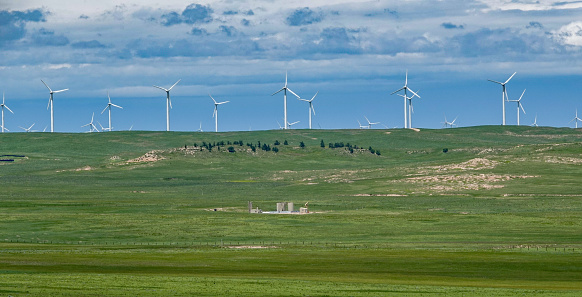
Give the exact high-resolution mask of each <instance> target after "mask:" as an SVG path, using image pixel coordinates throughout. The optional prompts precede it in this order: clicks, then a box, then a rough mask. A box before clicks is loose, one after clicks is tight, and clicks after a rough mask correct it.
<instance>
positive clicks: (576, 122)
mask: <svg viewBox="0 0 582 297" xmlns="http://www.w3.org/2000/svg"><path fill="white" fill-rule="evenodd" d="M578 121H580V122H582V119H580V118H579V117H578V109H576V116H575V117H574V118H573V119H572V120H571V121H569V122H568V123H571V122H574V123H575V125H576V129H578Z"/></svg>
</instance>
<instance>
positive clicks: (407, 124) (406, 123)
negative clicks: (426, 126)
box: [390, 70, 420, 128]
mask: <svg viewBox="0 0 582 297" xmlns="http://www.w3.org/2000/svg"><path fill="white" fill-rule="evenodd" d="M402 90H404V95H403V96H402V97H404V128H412V121H411V120H410V112H411V107H410V106H408V108H407V105H408V104H409V102H411V101H410V100H411V99H412V98H413V97H414V96H416V97H418V98H420V96H418V94H416V93H415V92H414V91H413V90H411V89H410V88H409V87H408V70H406V79H405V81H404V86H403V87H402V88H400V89H398V90H396V91H394V92H392V94H390V95H394V94H396V93H398V92H400V91H402ZM408 91H410V92H411V93H412V95H413V96H411V97H408ZM407 109H408V115H409V116H408V121H407V116H406V113H407Z"/></svg>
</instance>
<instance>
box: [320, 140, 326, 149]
mask: <svg viewBox="0 0 582 297" xmlns="http://www.w3.org/2000/svg"><path fill="white" fill-rule="evenodd" d="M319 145H320V146H321V147H323V148H325V143H324V142H323V139H322V140H321V143H320V144H319Z"/></svg>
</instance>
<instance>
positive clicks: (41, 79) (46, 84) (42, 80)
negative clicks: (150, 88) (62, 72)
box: [40, 79, 53, 92]
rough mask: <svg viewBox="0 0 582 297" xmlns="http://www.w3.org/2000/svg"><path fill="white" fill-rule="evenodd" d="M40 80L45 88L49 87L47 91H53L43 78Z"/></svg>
mask: <svg viewBox="0 0 582 297" xmlns="http://www.w3.org/2000/svg"><path fill="white" fill-rule="evenodd" d="M40 81H42V83H43V84H44V85H45V86H46V88H47V89H49V92H52V91H53V90H51V88H49V86H48V85H47V84H46V83H45V82H44V80H42V79H41V80H40Z"/></svg>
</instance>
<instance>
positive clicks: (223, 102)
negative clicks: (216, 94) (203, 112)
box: [216, 101, 230, 104]
mask: <svg viewBox="0 0 582 297" xmlns="http://www.w3.org/2000/svg"><path fill="white" fill-rule="evenodd" d="M228 102H230V101H222V102H218V103H216V104H225V103H228Z"/></svg>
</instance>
